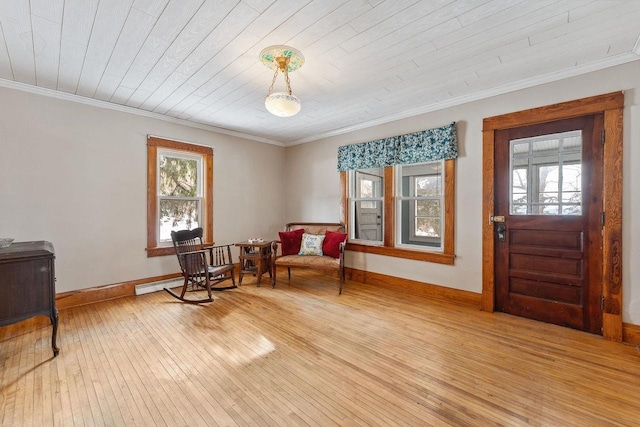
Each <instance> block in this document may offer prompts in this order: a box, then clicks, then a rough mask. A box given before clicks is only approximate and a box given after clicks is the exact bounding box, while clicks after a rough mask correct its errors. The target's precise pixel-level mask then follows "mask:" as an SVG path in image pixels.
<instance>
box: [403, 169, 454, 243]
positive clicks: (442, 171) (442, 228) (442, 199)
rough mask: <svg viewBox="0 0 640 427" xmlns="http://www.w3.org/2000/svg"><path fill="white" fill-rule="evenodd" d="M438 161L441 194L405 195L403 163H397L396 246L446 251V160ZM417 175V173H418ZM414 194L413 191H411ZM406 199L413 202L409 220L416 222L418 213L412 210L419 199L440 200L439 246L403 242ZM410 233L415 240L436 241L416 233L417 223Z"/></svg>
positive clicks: (412, 183)
mask: <svg viewBox="0 0 640 427" xmlns="http://www.w3.org/2000/svg"><path fill="white" fill-rule="evenodd" d="M436 162H438V163H440V176H441V177H442V178H441V186H442V193H441V194H440V195H439V196H403V195H402V166H403V165H397V166H395V168H396V170H395V181H396V182H395V194H396V213H397V214H396V221H395V222H396V223H395V227H396V232H395V235H396V241H395V246H396V247H398V248H406V249H411V250H416V251H423V252H436V253H442V252H444V239H445V237H444V231H445V229H446V228H445V218H446V215H445V213H444V209H445V206H444V202H445V185H444V181H445V176H444V174H445V169H444V160H439V161H436ZM436 162H424V163H415V164H412V166H415V165H421V164H429V163H436ZM416 176H417V175H416ZM410 185H411V186H412V187H413V185H414V182H411V183H410ZM411 193H412V194H413V192H411ZM405 200H409V201H410V202H411V203H409V209H410V210H411V212H410V218H409V222H414V223H415V220H416V219H417V215H415V214H412V212H414V211H415V202H416V201H417V200H439V201H440V224H441V225H440V233H441V236H440V245H439V246H423V245H417V244H415V245H414V244H411V243H402V214H401V213H402V202H403V201H405ZM410 234H411V238H410V240H413V241H424V242H434V240H435V239H434V238H430V237H422V236H416V235H415V224H414V226H413V227H412V228H411V230H410Z"/></svg>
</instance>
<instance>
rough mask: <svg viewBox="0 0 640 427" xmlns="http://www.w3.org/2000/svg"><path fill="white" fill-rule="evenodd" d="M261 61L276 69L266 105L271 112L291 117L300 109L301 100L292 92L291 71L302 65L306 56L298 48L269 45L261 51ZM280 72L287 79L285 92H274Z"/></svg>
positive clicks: (265, 101)
mask: <svg viewBox="0 0 640 427" xmlns="http://www.w3.org/2000/svg"><path fill="white" fill-rule="evenodd" d="M260 61H262V63H263V64H264V65H265V66H266V67H268V68H270V69H272V70H274V73H273V80H272V81H271V86H269V93H267V97H266V98H265V100H264V106H265V107H266V108H267V111H269V112H270V113H271V114H273V115H275V116H280V117H291V116H295V115H296V114H298V112H299V111H300V107H301V104H300V100H299V99H298V97H297V96H295V95H294V94H293V93H292V92H291V82H290V80H289V73H291V72H293V71H295V70H297V69H298V68H300V67H302V65H303V64H304V56H302V53H300V51H299V50H298V49H295V48H293V47H290V46H283V45H276V46H269V47H267V48H265V49H263V50H262V52H260ZM278 72H281V73H282V74H283V76H284V81H285V92H274V91H273V86H274V85H275V83H276V79H277V77H278Z"/></svg>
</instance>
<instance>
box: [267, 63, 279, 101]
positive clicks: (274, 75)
mask: <svg viewBox="0 0 640 427" xmlns="http://www.w3.org/2000/svg"><path fill="white" fill-rule="evenodd" d="M277 77H278V69H277V68H276V71H275V73H273V80H271V86H269V93H267V96H269V95H271V92H273V85H274V84H276V78H277Z"/></svg>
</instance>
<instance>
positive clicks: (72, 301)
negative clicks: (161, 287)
mask: <svg viewBox="0 0 640 427" xmlns="http://www.w3.org/2000/svg"><path fill="white" fill-rule="evenodd" d="M180 276H181V274H180V273H173V274H165V275H164V276H155V277H147V278H144V279H138V280H131V281H129V282H122V283H114V284H111V285H103V286H96V287H93V288H86V289H79V290H77V291H70V292H62V293H59V294H56V307H58V310H62V309H65V308H71V307H77V306H80V305H86V304H93V303H96V302H100V301H106V300H110V299H115V298H122V297H127V296H133V295H135V290H136V286H137V285H143V284H145V283H152V282H160V281H163V280H170V279H175V278H178V277H180Z"/></svg>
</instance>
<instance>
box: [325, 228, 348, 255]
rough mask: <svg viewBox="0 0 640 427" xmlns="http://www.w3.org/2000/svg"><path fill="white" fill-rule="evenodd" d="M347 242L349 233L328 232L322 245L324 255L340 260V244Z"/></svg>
mask: <svg viewBox="0 0 640 427" xmlns="http://www.w3.org/2000/svg"><path fill="white" fill-rule="evenodd" d="M345 240H347V233H338V232H336V231H329V230H327V232H326V233H325V234H324V242H323V243H322V253H323V254H324V255H327V256H330V257H333V258H340V243H342V242H344V241H345Z"/></svg>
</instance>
